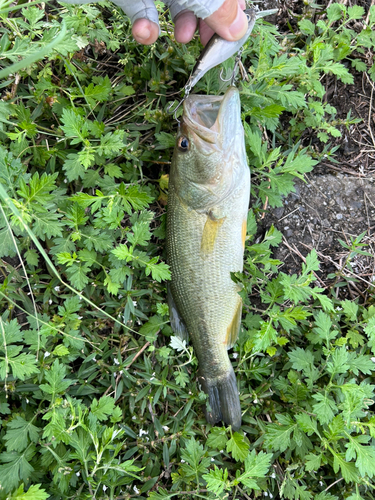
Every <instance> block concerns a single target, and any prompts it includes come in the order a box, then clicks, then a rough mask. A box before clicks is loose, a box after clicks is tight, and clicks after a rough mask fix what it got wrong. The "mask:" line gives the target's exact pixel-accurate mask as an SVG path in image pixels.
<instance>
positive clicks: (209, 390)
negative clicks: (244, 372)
mask: <svg viewBox="0 0 375 500" xmlns="http://www.w3.org/2000/svg"><path fill="white" fill-rule="evenodd" d="M198 380H199V382H200V384H201V387H202V390H203V391H204V392H205V393H206V394H207V395H208V403H209V406H210V408H207V409H206V419H207V422H209V423H210V424H216V423H217V422H220V420H222V421H223V422H225V423H226V424H227V425H231V426H232V429H233V430H235V431H237V430H238V429H239V428H240V427H241V405H240V398H239V396H238V389H237V382H236V376H235V374H234V371H233V368H232V367H230V370H229V371H227V372H226V373H224V374H223V375H222V376H221V377H218V378H215V379H209V378H207V377H206V376H204V375H202V374H201V375H200V376H199V379H198Z"/></svg>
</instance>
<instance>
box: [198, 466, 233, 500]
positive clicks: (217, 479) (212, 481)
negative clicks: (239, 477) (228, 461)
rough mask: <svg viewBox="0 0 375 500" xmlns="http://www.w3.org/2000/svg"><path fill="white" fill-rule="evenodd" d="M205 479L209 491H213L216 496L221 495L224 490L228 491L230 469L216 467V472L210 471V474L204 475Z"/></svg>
mask: <svg viewBox="0 0 375 500" xmlns="http://www.w3.org/2000/svg"><path fill="white" fill-rule="evenodd" d="M203 479H204V480H205V481H206V483H207V489H208V491H212V492H213V493H215V494H216V495H220V494H221V493H222V492H223V491H224V490H226V489H228V486H229V481H228V469H224V470H223V469H219V468H218V467H217V466H216V465H215V466H214V470H210V472H209V473H208V474H203Z"/></svg>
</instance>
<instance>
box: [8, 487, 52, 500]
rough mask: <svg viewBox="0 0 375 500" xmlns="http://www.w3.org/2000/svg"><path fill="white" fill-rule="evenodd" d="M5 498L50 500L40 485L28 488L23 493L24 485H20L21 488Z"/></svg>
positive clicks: (14, 499) (11, 499)
mask: <svg viewBox="0 0 375 500" xmlns="http://www.w3.org/2000/svg"><path fill="white" fill-rule="evenodd" d="M7 498H8V499H9V500H47V498H50V495H49V494H48V493H46V490H44V489H42V488H41V485H40V484H35V485H33V486H30V487H29V488H28V490H27V491H26V492H25V491H24V485H23V484H21V486H20V487H19V488H18V489H17V490H16V491H14V492H13V493H12V494H11V496H10V497H7Z"/></svg>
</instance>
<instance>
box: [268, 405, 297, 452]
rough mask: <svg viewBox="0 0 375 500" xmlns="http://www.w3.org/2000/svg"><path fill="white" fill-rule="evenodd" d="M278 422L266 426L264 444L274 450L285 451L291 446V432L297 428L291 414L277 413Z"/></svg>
mask: <svg viewBox="0 0 375 500" xmlns="http://www.w3.org/2000/svg"><path fill="white" fill-rule="evenodd" d="M276 418H277V420H278V422H279V423H278V424H269V425H267V427H266V434H265V440H264V444H265V446H266V448H268V449H271V450H274V451H281V452H283V451H285V450H286V449H287V448H288V447H289V446H290V440H291V434H292V432H293V431H294V430H295V428H296V424H295V423H294V422H293V420H292V418H291V417H290V416H289V415H281V414H277V415H276Z"/></svg>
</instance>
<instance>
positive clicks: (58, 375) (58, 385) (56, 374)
mask: <svg viewBox="0 0 375 500" xmlns="http://www.w3.org/2000/svg"><path fill="white" fill-rule="evenodd" d="M65 375H66V365H64V364H60V362H59V360H58V359H56V360H55V361H54V363H53V365H52V366H51V368H50V370H48V371H47V370H46V371H45V372H44V378H45V380H46V381H47V384H41V385H40V386H39V387H40V389H41V390H42V391H43V392H45V393H47V394H51V395H52V397H55V396H56V395H57V394H60V393H64V392H65V391H66V390H67V388H68V387H70V386H71V385H72V384H73V383H74V380H73V379H66V378H65Z"/></svg>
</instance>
